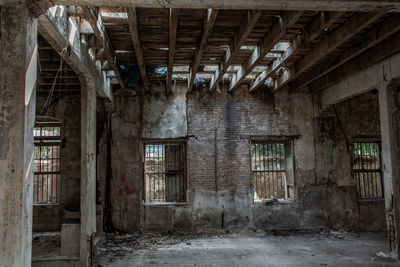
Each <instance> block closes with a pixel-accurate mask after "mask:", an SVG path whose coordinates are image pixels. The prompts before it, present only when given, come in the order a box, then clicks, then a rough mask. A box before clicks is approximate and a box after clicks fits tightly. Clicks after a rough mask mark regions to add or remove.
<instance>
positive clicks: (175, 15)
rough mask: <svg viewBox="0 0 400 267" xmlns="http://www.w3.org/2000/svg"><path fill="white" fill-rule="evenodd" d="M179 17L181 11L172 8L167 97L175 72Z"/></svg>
mask: <svg viewBox="0 0 400 267" xmlns="http://www.w3.org/2000/svg"><path fill="white" fill-rule="evenodd" d="M178 17H179V9H177V8H170V9H169V49H168V72H167V82H166V87H165V90H166V93H167V95H169V94H170V92H171V84H172V73H173V71H174V56H175V47H176V30H177V28H178Z"/></svg>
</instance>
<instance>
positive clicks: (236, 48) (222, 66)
mask: <svg viewBox="0 0 400 267" xmlns="http://www.w3.org/2000/svg"><path fill="white" fill-rule="evenodd" d="M261 15H262V11H247V13H246V15H245V17H244V19H243V21H242V22H241V24H240V26H239V29H238V31H237V32H236V33H235V36H234V37H233V39H232V40H231V42H230V43H229V46H228V49H227V50H226V51H225V54H224V56H223V59H222V61H221V63H219V66H218V69H217V70H216V71H215V74H214V77H213V78H212V79H211V82H210V91H212V90H215V89H217V87H218V86H219V82H220V81H221V79H222V77H223V76H224V74H225V73H226V71H227V70H228V68H229V66H230V65H231V64H232V61H233V59H234V58H235V57H236V55H237V54H238V53H239V52H240V50H241V47H242V46H243V44H244V42H245V41H246V38H247V37H248V35H249V34H250V33H251V31H252V29H253V28H254V26H255V25H256V24H257V22H258V20H259V19H260V17H261Z"/></svg>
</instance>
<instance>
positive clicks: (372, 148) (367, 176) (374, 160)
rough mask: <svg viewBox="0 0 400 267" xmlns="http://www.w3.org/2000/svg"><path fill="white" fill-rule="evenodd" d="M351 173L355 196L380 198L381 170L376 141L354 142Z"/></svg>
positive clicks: (378, 146) (381, 189)
mask: <svg viewBox="0 0 400 267" xmlns="http://www.w3.org/2000/svg"><path fill="white" fill-rule="evenodd" d="M353 175H354V177H355V180H356V184H357V197H358V198H364V199H371V198H382V197H383V185H382V172H381V162H380V145H379V143H378V142H355V143H354V146H353Z"/></svg>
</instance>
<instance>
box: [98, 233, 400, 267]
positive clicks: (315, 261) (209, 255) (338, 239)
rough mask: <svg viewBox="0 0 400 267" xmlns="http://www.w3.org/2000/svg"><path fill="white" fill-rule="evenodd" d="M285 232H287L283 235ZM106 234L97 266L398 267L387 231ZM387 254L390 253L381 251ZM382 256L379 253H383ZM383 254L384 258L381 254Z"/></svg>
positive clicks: (99, 252) (99, 251) (100, 248)
mask: <svg viewBox="0 0 400 267" xmlns="http://www.w3.org/2000/svg"><path fill="white" fill-rule="evenodd" d="M282 233H284V234H282ZM306 233H307V231H303V232H302V231H286V232H284V231H281V232H272V231H263V230H254V231H250V230H244V231H241V232H238V233H234V234H215V233H213V234H188V233H174V234H169V235H162V234H150V233H146V234H122V233H111V234H106V235H105V237H104V240H103V242H102V244H101V245H100V247H99V248H98V250H97V254H96V256H95V261H94V263H95V266H99V267H101V266H103V267H104V266H160V265H162V266H182V265H184V266H194V265H200V266H230V267H231V266H243V265H246V266H277V265H278V266H298V264H299V263H301V264H302V265H303V266H398V264H399V262H398V261H396V262H391V261H389V260H388V259H384V258H382V256H381V255H388V254H385V251H389V247H388V242H387V237H386V233H357V232H345V231H326V230H322V231H320V232H318V233H315V232H313V231H311V233H309V234H306ZM381 251H384V252H382V253H381ZM378 254H379V255H378ZM377 255H378V256H377Z"/></svg>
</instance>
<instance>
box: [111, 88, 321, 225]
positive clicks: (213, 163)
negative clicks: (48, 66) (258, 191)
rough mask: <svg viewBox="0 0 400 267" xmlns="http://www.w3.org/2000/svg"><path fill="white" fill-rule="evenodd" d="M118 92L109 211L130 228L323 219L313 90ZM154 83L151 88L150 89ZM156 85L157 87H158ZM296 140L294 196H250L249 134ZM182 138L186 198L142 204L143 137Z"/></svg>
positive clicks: (298, 222) (305, 222) (296, 222)
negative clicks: (268, 199)
mask: <svg viewBox="0 0 400 267" xmlns="http://www.w3.org/2000/svg"><path fill="white" fill-rule="evenodd" d="M185 88H186V85H177V86H176V87H175V88H174V93H173V96H170V97H166V96H165V95H164V93H163V92H158V93H157V92H156V93H154V92H153V93H152V94H151V95H129V96H127V95H118V94H117V95H116V98H115V99H116V102H115V107H116V111H115V112H114V114H113V116H112V156H111V160H112V164H111V166H112V178H111V179H112V180H111V187H110V189H111V200H110V201H111V206H112V210H111V215H112V216H111V217H112V224H113V226H114V227H115V228H117V229H120V230H127V231H136V230H139V229H147V230H148V229H152V228H158V229H161V228H162V229H163V230H171V229H174V228H186V229H191V228H197V229H211V228H218V229H220V228H225V229H230V228H243V227H255V228H264V229H269V228H312V227H321V226H327V225H328V220H327V218H328V215H327V212H326V211H327V195H326V194H327V191H326V186H325V185H324V184H323V182H322V181H320V180H319V179H317V178H316V175H315V158H314V136H313V132H314V129H313V112H314V106H313V102H312V96H311V94H309V93H308V92H296V93H289V92H288V91H287V90H282V91H280V92H278V93H277V94H276V95H275V97H274V96H273V95H272V94H269V93H266V92H261V93H259V94H257V95H250V94H248V89H247V88H246V87H243V88H241V89H239V90H237V91H236V92H234V93H228V91H227V88H226V87H223V89H222V93H221V94H218V93H208V92H206V91H194V92H192V93H191V94H189V95H188V96H186V91H185ZM157 90H159V89H157V88H155V89H154V88H153V91H157ZM160 91H161V90H160ZM282 136H286V137H290V138H293V139H294V142H295V151H296V173H295V175H296V200H295V201H293V202H291V201H288V202H285V203H273V204H269V205H266V204H258V203H253V200H252V187H251V169H250V142H251V140H252V139H260V140H270V139H271V138H272V139H274V138H277V137H282ZM165 138H187V165H188V168H187V171H188V195H187V196H188V201H187V204H186V205H176V206H164V207H153V206H148V205H147V206H144V205H141V202H142V189H141V188H142V179H143V175H142V172H143V169H142V168H143V165H142V164H143V140H145V139H165Z"/></svg>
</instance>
